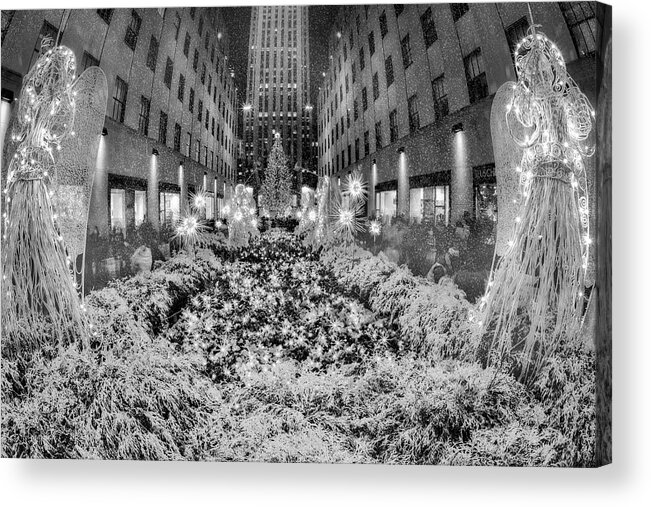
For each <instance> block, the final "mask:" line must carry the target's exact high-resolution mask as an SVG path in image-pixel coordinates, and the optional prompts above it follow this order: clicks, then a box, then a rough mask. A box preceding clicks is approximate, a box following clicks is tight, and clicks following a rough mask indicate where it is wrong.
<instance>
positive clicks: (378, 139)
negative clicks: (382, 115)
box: [375, 121, 384, 151]
mask: <svg viewBox="0 0 651 507" xmlns="http://www.w3.org/2000/svg"><path fill="white" fill-rule="evenodd" d="M383 145H384V143H383V142H382V122H381V121H378V122H375V151H377V150H379V149H380V148H382V146H383Z"/></svg>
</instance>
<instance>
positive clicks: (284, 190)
mask: <svg viewBox="0 0 651 507" xmlns="http://www.w3.org/2000/svg"><path fill="white" fill-rule="evenodd" d="M291 185H292V180H291V173H290V172H289V169H288V168H287V158H286V157H285V153H284V152H283V146H282V143H281V142H280V134H276V140H275V141H274V145H273V147H272V148H271V155H270V156H269V161H268V164H267V169H266V171H265V177H264V182H263V183H262V187H261V188H260V196H261V204H262V207H263V209H264V210H265V211H266V213H268V214H269V216H270V217H271V218H275V217H277V216H282V215H283V213H285V212H286V211H287V208H289V206H290V205H291V198H292V194H291Z"/></svg>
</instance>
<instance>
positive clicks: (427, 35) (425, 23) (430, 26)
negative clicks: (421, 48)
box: [420, 7, 438, 47]
mask: <svg viewBox="0 0 651 507" xmlns="http://www.w3.org/2000/svg"><path fill="white" fill-rule="evenodd" d="M420 26H421V28H422V29H423V38H424V39H425V47H430V46H431V45H432V44H434V42H436V39H438V35H437V33H436V26H435V25H434V17H433V16H432V8H431V7H428V8H427V10H426V11H425V12H424V13H423V14H422V16H421V17H420Z"/></svg>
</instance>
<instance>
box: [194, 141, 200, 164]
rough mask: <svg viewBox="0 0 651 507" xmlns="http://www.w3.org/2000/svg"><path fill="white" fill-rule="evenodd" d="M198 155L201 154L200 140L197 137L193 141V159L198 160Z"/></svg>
mask: <svg viewBox="0 0 651 507" xmlns="http://www.w3.org/2000/svg"><path fill="white" fill-rule="evenodd" d="M200 155H201V140H200V139H197V140H196V141H195V142H194V160H196V161H197V162H199V157H200Z"/></svg>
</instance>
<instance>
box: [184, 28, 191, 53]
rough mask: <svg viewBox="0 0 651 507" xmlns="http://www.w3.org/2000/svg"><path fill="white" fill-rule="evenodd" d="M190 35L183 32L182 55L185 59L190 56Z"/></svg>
mask: <svg viewBox="0 0 651 507" xmlns="http://www.w3.org/2000/svg"><path fill="white" fill-rule="evenodd" d="M190 41H191V39H190V34H189V33H188V32H185V41H184V42H183V54H184V55H185V57H186V58H187V57H188V55H189V54H190Z"/></svg>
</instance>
